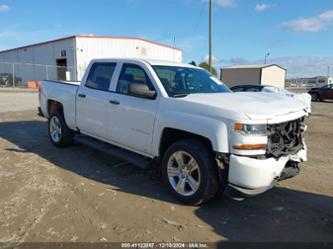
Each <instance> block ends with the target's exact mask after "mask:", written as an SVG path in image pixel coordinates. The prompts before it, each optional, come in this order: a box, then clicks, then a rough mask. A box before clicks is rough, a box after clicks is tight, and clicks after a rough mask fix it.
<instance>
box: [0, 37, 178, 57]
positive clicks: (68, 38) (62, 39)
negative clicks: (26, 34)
mask: <svg viewBox="0 0 333 249" xmlns="http://www.w3.org/2000/svg"><path fill="white" fill-rule="evenodd" d="M76 38H84V39H120V40H137V41H143V42H148V43H151V44H155V45H158V46H162V47H166V48H171V49H175V50H178V51H181V49H179V48H175V47H172V46H169V45H165V44H162V43H159V42H154V41H151V40H147V39H144V38H140V37H123V36H94V35H72V36H68V37H62V38H58V39H54V40H49V41H45V42H39V43H34V44H29V45H26V46H22V47H17V48H11V49H7V50H2V51H0V53H4V52H10V51H15V50H18V49H25V48H30V47H35V46H40V45H45V44H49V43H54V42H59V41H65V40H70V39H76Z"/></svg>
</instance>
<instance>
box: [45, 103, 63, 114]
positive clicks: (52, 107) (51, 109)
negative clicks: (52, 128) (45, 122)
mask: <svg viewBox="0 0 333 249" xmlns="http://www.w3.org/2000/svg"><path fill="white" fill-rule="evenodd" d="M59 111H60V112H62V111H63V106H62V104H61V103H60V102H58V101H55V100H48V101H47V112H48V114H49V116H50V115H51V114H53V113H56V112H59Z"/></svg>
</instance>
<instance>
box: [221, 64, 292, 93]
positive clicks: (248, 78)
mask: <svg viewBox="0 0 333 249" xmlns="http://www.w3.org/2000/svg"><path fill="white" fill-rule="evenodd" d="M221 80H222V81H223V82H224V83H225V84H227V85H228V86H229V87H232V86H237V85H272V86H276V87H280V88H284V86H285V81H286V69H284V68H283V67H281V66H279V65H276V64H270V65H240V66H231V67H224V68H222V69H221Z"/></svg>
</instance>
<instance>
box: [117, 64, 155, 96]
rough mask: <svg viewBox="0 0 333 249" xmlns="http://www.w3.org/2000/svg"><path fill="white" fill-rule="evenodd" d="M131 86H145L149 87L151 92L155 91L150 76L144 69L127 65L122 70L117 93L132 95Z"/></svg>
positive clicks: (134, 65)
mask: <svg viewBox="0 0 333 249" xmlns="http://www.w3.org/2000/svg"><path fill="white" fill-rule="evenodd" d="M131 84H144V85H147V86H148V88H149V90H154V87H153V85H152V83H151V82H150V79H149V77H148V75H147V74H146V72H145V71H144V69H143V68H142V67H140V66H138V65H136V64H129V63H126V64H124V65H123V68H122V70H121V73H120V76H119V80H118V84H117V89H116V92H117V93H121V94H125V95H130V93H129V86H130V85H131Z"/></svg>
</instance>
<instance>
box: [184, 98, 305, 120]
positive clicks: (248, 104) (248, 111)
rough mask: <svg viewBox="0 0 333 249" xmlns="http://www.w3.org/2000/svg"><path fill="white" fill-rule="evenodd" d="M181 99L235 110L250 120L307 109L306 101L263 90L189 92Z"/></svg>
mask: <svg viewBox="0 0 333 249" xmlns="http://www.w3.org/2000/svg"><path fill="white" fill-rule="evenodd" d="M183 100H184V101H186V102H191V103H196V104H200V105H204V106H207V107H208V106H211V107H214V108H218V109H221V110H224V111H230V112H233V113H235V112H237V113H239V114H243V115H245V116H247V117H248V118H249V119H251V120H263V119H265V120H269V119H274V118H276V117H279V116H284V115H288V114H291V113H298V112H304V111H306V109H307V105H306V103H305V102H303V101H300V100H298V99H295V98H291V97H287V96H283V95H280V94H274V95H272V94H271V93H263V92H260V93H256V92H236V93H211V94H190V95H188V96H186V97H185V98H183Z"/></svg>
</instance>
